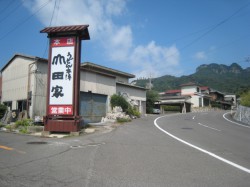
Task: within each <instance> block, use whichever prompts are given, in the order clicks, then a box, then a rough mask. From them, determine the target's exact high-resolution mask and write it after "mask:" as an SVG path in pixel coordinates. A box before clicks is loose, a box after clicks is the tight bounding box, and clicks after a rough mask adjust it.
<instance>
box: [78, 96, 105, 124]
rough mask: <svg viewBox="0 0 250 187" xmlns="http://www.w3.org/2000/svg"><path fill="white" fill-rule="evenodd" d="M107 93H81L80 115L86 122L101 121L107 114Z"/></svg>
mask: <svg viewBox="0 0 250 187" xmlns="http://www.w3.org/2000/svg"><path fill="white" fill-rule="evenodd" d="M106 109H107V95H101V94H94V93H91V92H81V93H80V115H81V116H83V119H84V123H85V124H87V123H90V122H100V121H101V119H102V117H105V116H106Z"/></svg>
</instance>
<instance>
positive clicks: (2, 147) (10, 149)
mask: <svg viewBox="0 0 250 187" xmlns="http://www.w3.org/2000/svg"><path fill="white" fill-rule="evenodd" d="M0 149H5V150H8V151H12V150H13V148H11V147H7V146H3V145H0Z"/></svg>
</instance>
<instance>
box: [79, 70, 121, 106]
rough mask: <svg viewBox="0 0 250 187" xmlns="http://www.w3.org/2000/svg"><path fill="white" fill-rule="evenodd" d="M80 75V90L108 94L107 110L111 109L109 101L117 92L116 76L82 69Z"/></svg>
mask: <svg viewBox="0 0 250 187" xmlns="http://www.w3.org/2000/svg"><path fill="white" fill-rule="evenodd" d="M80 77H81V79H80V91H81V92H92V93H96V94H102V95H107V103H108V104H107V111H111V107H110V105H109V103H110V98H111V96H112V95H113V94H115V93H116V80H115V77H111V76H106V75H101V74H99V73H94V72H89V71H81V74H80Z"/></svg>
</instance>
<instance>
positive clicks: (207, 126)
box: [198, 123, 221, 131]
mask: <svg viewBox="0 0 250 187" xmlns="http://www.w3.org/2000/svg"><path fill="white" fill-rule="evenodd" d="M198 125H201V126H203V127H207V128H209V129H213V130H215V131H221V130H219V129H216V128H213V127H209V126H206V125H203V124H201V123H198Z"/></svg>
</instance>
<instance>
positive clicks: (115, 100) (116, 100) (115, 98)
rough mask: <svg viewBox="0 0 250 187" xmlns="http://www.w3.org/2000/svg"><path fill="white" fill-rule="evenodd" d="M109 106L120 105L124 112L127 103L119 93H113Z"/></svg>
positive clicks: (127, 105) (126, 108)
mask: <svg viewBox="0 0 250 187" xmlns="http://www.w3.org/2000/svg"><path fill="white" fill-rule="evenodd" d="M110 104H111V107H112V108H113V107H115V106H120V107H121V108H122V110H123V111H124V112H127V110H128V107H129V103H128V102H127V101H126V99H124V97H122V96H121V95H117V94H113V95H112V96H111V99H110Z"/></svg>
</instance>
